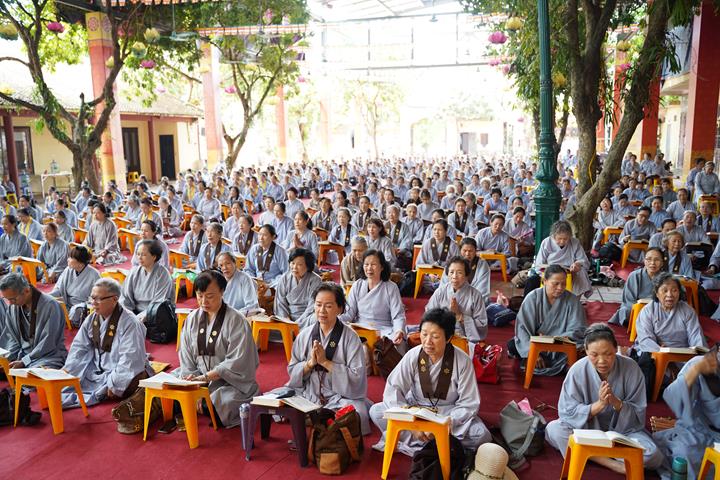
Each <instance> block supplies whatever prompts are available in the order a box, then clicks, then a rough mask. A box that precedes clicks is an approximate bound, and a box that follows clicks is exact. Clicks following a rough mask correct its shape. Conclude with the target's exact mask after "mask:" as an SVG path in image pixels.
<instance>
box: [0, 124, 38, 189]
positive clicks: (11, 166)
mask: <svg viewBox="0 0 720 480" xmlns="http://www.w3.org/2000/svg"><path fill="white" fill-rule="evenodd" d="M3 129H4V131H5V151H6V152H7V162H8V170H7V172H8V176H9V177H10V180H12V182H13V183H14V184H15V190H16V191H17V192H18V193H20V192H21V189H20V177H19V176H18V165H17V154H16V152H15V133H14V131H13V121H12V115H10V114H9V113H6V114H4V115H3ZM43 193H44V192H43Z"/></svg>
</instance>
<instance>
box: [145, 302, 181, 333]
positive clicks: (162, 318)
mask: <svg viewBox="0 0 720 480" xmlns="http://www.w3.org/2000/svg"><path fill="white" fill-rule="evenodd" d="M177 327H178V324H177V317H176V316H175V312H174V311H173V308H172V305H170V302H169V301H167V300H165V301H164V302H155V303H151V304H150V306H149V307H148V309H147V314H146V315H145V328H147V339H148V340H150V341H151V342H152V343H170V342H172V341H173V340H175V337H176V335H177Z"/></svg>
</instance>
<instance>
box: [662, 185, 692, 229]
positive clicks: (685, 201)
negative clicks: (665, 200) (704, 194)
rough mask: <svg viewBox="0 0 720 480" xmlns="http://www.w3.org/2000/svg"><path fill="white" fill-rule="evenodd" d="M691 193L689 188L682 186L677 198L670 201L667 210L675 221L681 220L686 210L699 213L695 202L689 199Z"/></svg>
mask: <svg viewBox="0 0 720 480" xmlns="http://www.w3.org/2000/svg"><path fill="white" fill-rule="evenodd" d="M689 197H690V195H689V194H688V191H687V189H685V188H680V189H678V191H677V200H675V201H674V202H672V203H670V205H668V207H667V212H668V214H670V216H671V217H673V218H674V219H675V221H677V222H679V221H680V220H682V219H683V218H684V216H685V212H691V213H692V214H693V215H696V214H697V211H696V210H695V204H694V203H693V202H691V201H690V200H689Z"/></svg>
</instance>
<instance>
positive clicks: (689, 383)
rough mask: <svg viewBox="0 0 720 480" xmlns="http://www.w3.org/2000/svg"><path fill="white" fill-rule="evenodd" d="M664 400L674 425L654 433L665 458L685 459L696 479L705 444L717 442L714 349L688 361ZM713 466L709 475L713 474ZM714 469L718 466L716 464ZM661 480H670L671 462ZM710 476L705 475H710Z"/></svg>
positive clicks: (718, 375) (718, 390) (718, 378)
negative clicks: (673, 418) (672, 415)
mask: <svg viewBox="0 0 720 480" xmlns="http://www.w3.org/2000/svg"><path fill="white" fill-rule="evenodd" d="M663 399H664V400H665V403H667V405H668V406H669V407H670V408H671V409H672V411H673V413H674V414H675V417H676V418H677V420H676V422H675V426H674V427H673V428H670V429H668V430H662V431H659V432H656V433H655V434H654V435H653V438H654V440H655V442H656V443H657V445H658V447H659V448H660V450H661V451H662V452H663V454H665V455H666V457H667V458H668V459H670V458H674V457H683V458H685V459H686V460H687V462H688V466H687V473H688V475H687V478H698V473H699V470H700V463H701V462H702V458H703V454H704V452H705V447H708V446H709V447H711V448H712V446H713V444H714V443H715V442H720V368H719V367H718V360H717V351H716V350H715V349H713V350H712V351H710V353H708V354H706V355H703V356H701V357H695V358H693V359H691V360H689V361H688V362H687V363H686V364H685V365H684V366H683V368H682V369H681V370H680V373H679V374H678V377H677V378H676V379H675V381H674V382H672V383H671V384H670V385H669V386H668V387H667V389H665V393H663ZM712 468H713V467H712V466H711V468H710V472H709V473H710V474H711V475H712V473H711V472H712ZM715 468H717V467H715ZM660 474H661V478H662V479H663V480H670V478H671V471H670V463H669V461H668V462H666V464H665V465H664V468H663V469H662V470H661V471H660ZM711 475H709V476H707V477H706V478H712V477H711Z"/></svg>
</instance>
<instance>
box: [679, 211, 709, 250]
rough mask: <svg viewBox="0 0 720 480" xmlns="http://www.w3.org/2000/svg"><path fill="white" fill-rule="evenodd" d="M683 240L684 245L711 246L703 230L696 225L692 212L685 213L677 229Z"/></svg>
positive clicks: (695, 217) (695, 218)
mask: <svg viewBox="0 0 720 480" xmlns="http://www.w3.org/2000/svg"><path fill="white" fill-rule="evenodd" d="M677 231H678V232H680V233H681V234H682V236H683V238H684V239H685V243H690V242H693V243H696V242H697V243H705V244H708V245H712V242H711V241H710V238H709V237H708V236H707V233H706V232H705V230H703V228H702V227H701V226H700V225H698V224H697V215H696V214H695V212H693V211H689V210H688V211H686V212H685V213H684V214H683V216H682V225H680V226H679V227H677Z"/></svg>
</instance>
